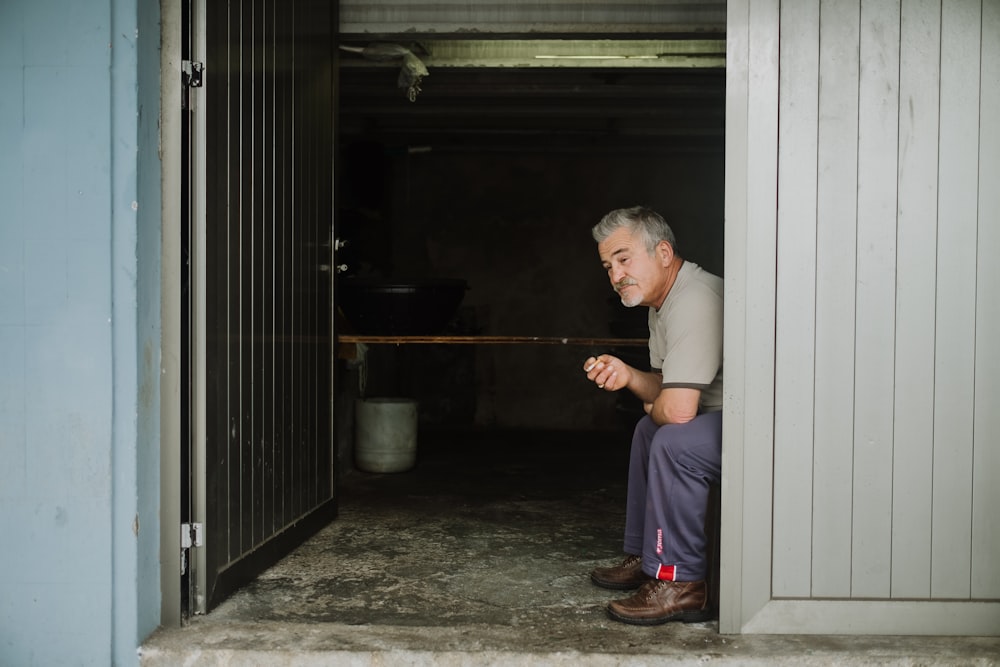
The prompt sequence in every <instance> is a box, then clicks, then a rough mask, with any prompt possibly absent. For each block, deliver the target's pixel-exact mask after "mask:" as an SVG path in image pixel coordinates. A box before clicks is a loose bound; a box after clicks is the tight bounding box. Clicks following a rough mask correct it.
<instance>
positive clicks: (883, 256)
mask: <svg viewBox="0 0 1000 667" xmlns="http://www.w3.org/2000/svg"><path fill="white" fill-rule="evenodd" d="M727 39H729V40H730V45H731V46H733V47H736V48H731V49H730V53H729V57H728V60H727V63H728V65H727V66H728V68H729V73H728V76H729V78H730V86H729V91H730V94H729V95H728V96H727V104H734V103H735V104H737V105H739V106H738V107H736V108H729V109H727V144H728V147H727V206H726V211H727V227H726V234H727V247H726V252H727V260H726V262H727V264H726V266H727V271H726V278H727V292H726V297H727V335H726V368H727V387H726V391H727V405H726V408H725V410H726V412H725V419H726V420H727V421H726V424H727V429H726V435H725V443H724V447H723V456H724V462H723V475H724V479H723V490H724V496H723V502H724V506H723V544H722V549H723V558H722V568H723V579H722V583H723V585H722V590H721V592H722V605H723V610H722V612H721V614H720V630H721V631H722V632H747V633H754V632H761V633H819V634H842V633H871V634H955V635H964V634H968V635H996V634H1000V511H998V508H1000V409H998V407H1000V345H998V344H997V343H996V341H997V340H1000V295H998V289H1000V268H998V262H997V259H996V258H997V256H998V255H1000V3H997V2H993V1H992V0H908V1H907V2H901V1H900V0H803V1H802V2H798V1H796V2H790V1H788V0H786V1H785V2H756V1H751V0H731V2H730V4H729V30H728V33H727ZM776 44H777V49H775V45H776ZM772 128H777V132H776V133H775V132H774V131H773V129H772ZM769 155H770V156H773V159H774V160H775V161H776V162H774V161H772V159H771V158H769V157H768V156H769ZM769 174H773V178H774V188H775V190H773V191H771V192H767V191H766V189H767V187H768V183H769V182H770V181H769V178H770V177H769ZM768 244H772V245H768ZM734 252H735V253H740V257H739V259H738V260H737V259H736V258H732V257H730V255H731V254H732V253H734ZM730 269H734V270H735V272H730ZM768 289H772V290H773V291H772V292H771V294H772V295H773V301H770V300H769V297H768V295H767V294H761V293H760V292H761V291H767V290H768ZM772 305H773V310H772V308H771V306H772ZM769 311H771V312H773V318H774V319H773V320H772V321H768V320H767V319H766V317H762V316H764V315H767V314H768V312H769ZM734 313H736V314H737V315H738V317H739V321H738V322H736V323H733V321H732V319H731V316H732V315H733V314H734ZM771 360H773V370H772V371H771V373H768V372H767V369H766V368H765V367H763V366H762V365H761V364H762V361H763V362H764V363H766V362H768V361H771ZM733 378H738V380H739V382H738V384H736V385H733V384H731V383H730V381H731V380H732V379H733ZM769 409H770V414H768V410H769ZM769 419H770V420H771V421H770V427H769V422H768V420H769ZM769 464H770V466H771V467H770V470H768V465H769ZM768 481H769V482H770V483H771V493H770V495H769V496H768V495H767V494H765V493H762V489H761V487H762V484H766V483H767V482H768ZM761 536H765V538H764V539H766V536H770V538H771V539H770V551H769V552H768V549H767V548H765V547H763V546H762V544H761ZM762 582H763V584H766V585H769V586H770V591H769V592H763V591H762V585H763V584H762Z"/></svg>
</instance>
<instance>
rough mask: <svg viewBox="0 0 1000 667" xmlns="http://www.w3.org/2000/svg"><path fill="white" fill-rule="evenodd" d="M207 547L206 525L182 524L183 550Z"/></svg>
mask: <svg viewBox="0 0 1000 667" xmlns="http://www.w3.org/2000/svg"><path fill="white" fill-rule="evenodd" d="M204 545H205V524H203V523H182V524H181V549H190V548H191V547H200V546H204Z"/></svg>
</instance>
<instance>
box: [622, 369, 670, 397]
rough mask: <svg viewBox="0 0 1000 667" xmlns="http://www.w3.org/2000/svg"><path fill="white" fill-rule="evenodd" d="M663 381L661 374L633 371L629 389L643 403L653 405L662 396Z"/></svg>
mask: <svg viewBox="0 0 1000 667" xmlns="http://www.w3.org/2000/svg"><path fill="white" fill-rule="evenodd" d="M662 381H663V380H662V376H661V375H660V374H659V373H654V372H651V371H640V370H635V369H633V371H632V381H631V382H629V385H628V389H629V391H631V392H632V393H633V394H635V396H636V398H638V399H639V400H640V401H642V402H643V403H652V402H653V401H655V400H656V397H657V396H659V395H660V385H661V383H662Z"/></svg>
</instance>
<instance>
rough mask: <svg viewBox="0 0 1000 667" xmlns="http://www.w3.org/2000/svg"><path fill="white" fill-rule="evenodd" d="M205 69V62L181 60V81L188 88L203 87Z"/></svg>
mask: <svg viewBox="0 0 1000 667" xmlns="http://www.w3.org/2000/svg"><path fill="white" fill-rule="evenodd" d="M204 71H205V63H200V62H198V61H197V60H184V61H182V62H181V81H183V82H184V85H185V86H187V87H188V88H201V84H202V80H203V78H202V74H203V73H204Z"/></svg>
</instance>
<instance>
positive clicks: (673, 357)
mask: <svg viewBox="0 0 1000 667" xmlns="http://www.w3.org/2000/svg"><path fill="white" fill-rule="evenodd" d="M649 363H650V365H651V366H652V368H653V369H654V370H656V369H659V370H660V372H661V373H662V374H663V385H662V386H663V387H688V388H691V389H700V390H701V398H700V400H699V403H698V408H699V410H698V411H699V412H716V411H718V410H721V409H722V278H720V277H719V276H716V275H714V274H711V273H709V272H708V271H705V270H704V269H702V268H701V267H700V266H698V265H697V264H694V263H692V262H687V261H685V262H684V264H683V265H682V266H681V269H680V271H678V273H677V278H676V279H675V280H674V284H673V286H671V288H670V292H669V293H668V294H667V298H666V300H665V301H664V302H663V305H662V306H660V309H659V310H656V309H655V308H650V309H649Z"/></svg>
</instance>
